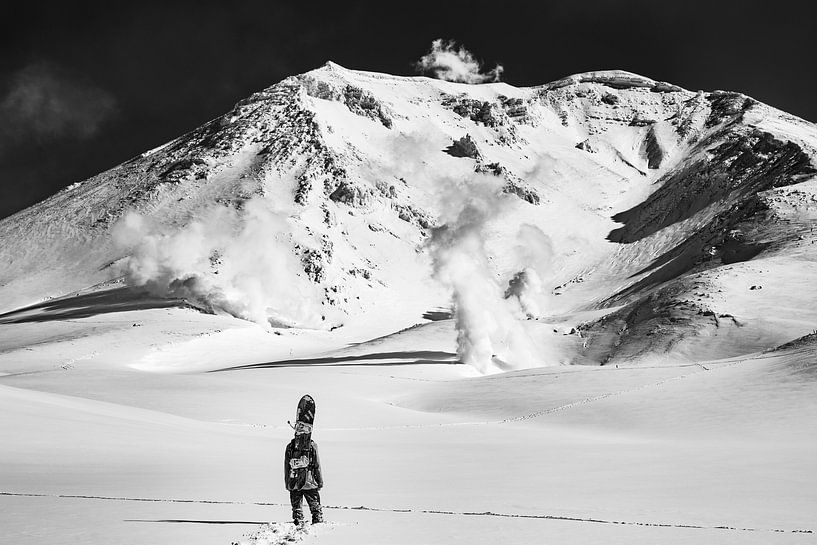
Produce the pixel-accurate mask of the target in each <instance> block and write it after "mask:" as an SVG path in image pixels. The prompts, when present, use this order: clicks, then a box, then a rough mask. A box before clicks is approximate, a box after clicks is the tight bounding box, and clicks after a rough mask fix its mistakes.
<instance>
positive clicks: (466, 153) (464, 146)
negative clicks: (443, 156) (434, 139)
mask: <svg viewBox="0 0 817 545" xmlns="http://www.w3.org/2000/svg"><path fill="white" fill-rule="evenodd" d="M444 151H445V152H446V153H447V154H448V155H450V156H452V157H467V158H469V159H477V160H480V159H482V154H481V153H480V152H479V148H477V143H476V142H474V139H473V138H471V135H470V134H466V135H465V136H463V137H462V138H459V139H457V140H454V142H453V143H452V144H451V145H450V146H448V147H447V148H445V150H444Z"/></svg>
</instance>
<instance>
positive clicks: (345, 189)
mask: <svg viewBox="0 0 817 545" xmlns="http://www.w3.org/2000/svg"><path fill="white" fill-rule="evenodd" d="M329 198H330V199H331V200H333V201H335V202H342V203H344V204H348V205H349V206H355V207H361V206H366V205H367V204H369V203H370V202H371V200H372V191H371V189H369V188H366V187H361V186H359V185H357V184H353V183H351V182H349V181H346V180H344V181H342V182H340V184H338V186H337V187H336V188H335V189H334V191H332V192H331V193H330V194H329Z"/></svg>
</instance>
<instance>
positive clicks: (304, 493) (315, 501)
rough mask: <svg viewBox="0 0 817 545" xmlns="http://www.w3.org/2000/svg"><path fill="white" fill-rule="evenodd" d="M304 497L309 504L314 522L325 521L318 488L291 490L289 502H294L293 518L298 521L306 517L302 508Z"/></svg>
mask: <svg viewBox="0 0 817 545" xmlns="http://www.w3.org/2000/svg"><path fill="white" fill-rule="evenodd" d="M303 498H306V503H307V505H309V512H310V513H312V523H313V524H315V523H317V522H323V510H322V509H321V494H320V492H319V491H318V490H317V489H315V490H290V491H289V502H290V503H291V504H292V520H293V521H294V522H295V523H298V522H301V521H302V520H303V519H304V512H303V509H302V508H301V506H302V505H303Z"/></svg>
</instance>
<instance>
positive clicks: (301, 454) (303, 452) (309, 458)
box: [287, 439, 315, 490]
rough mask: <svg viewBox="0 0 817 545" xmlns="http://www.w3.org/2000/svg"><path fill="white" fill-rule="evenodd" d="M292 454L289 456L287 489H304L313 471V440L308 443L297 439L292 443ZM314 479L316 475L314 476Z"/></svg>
mask: <svg viewBox="0 0 817 545" xmlns="http://www.w3.org/2000/svg"><path fill="white" fill-rule="evenodd" d="M290 447H291V449H292V451H291V452H292V454H291V456H290V458H289V473H288V474H287V490H302V489H303V487H304V485H306V482H307V479H308V478H309V472H310V471H312V466H313V461H314V459H315V455H314V450H313V449H312V444H311V442H310V443H309V444H308V445H306V448H304V445H303V444H301V443H300V442H299V441H298V440H297V439H295V440H293V441H292V443H290ZM313 479H314V477H313Z"/></svg>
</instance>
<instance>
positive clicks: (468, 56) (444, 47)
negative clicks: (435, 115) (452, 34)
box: [415, 39, 504, 83]
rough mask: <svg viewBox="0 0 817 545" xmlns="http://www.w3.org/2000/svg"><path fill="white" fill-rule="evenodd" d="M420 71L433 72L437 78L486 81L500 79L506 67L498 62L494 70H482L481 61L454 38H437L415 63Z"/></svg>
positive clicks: (472, 81)
mask: <svg viewBox="0 0 817 545" xmlns="http://www.w3.org/2000/svg"><path fill="white" fill-rule="evenodd" d="M415 67H416V69H417V71H418V72H420V73H423V74H431V75H433V76H434V77H435V78H437V79H443V80H446V81H454V82H459V83H485V82H487V81H499V77H500V76H501V75H502V72H503V71H504V68H503V67H502V65H501V64H497V65H496V66H495V67H494V68H493V69H492V70H489V71H488V72H484V73H483V72H482V66H481V64H480V62H479V61H478V60H477V59H476V58H475V57H474V55H473V54H472V53H471V52H470V51H468V50H467V49H465V48H464V47H462V46H459V47H458V46H457V43H456V42H455V41H453V40H442V39H437V40H434V41H433V42H431V49H430V50H429V52H428V53H426V54H425V55H423V56H422V57H421V58H420V60H419V61H418V62H417V63H416V65H415Z"/></svg>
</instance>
